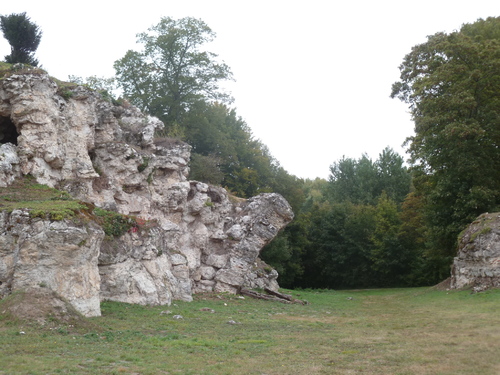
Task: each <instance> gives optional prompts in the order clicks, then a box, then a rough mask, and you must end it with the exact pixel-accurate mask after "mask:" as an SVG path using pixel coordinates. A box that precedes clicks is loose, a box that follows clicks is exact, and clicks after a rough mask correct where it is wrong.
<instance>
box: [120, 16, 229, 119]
mask: <svg viewBox="0 0 500 375" xmlns="http://www.w3.org/2000/svg"><path fill="white" fill-rule="evenodd" d="M214 37H215V33H214V32H213V31H212V30H211V29H210V28H209V27H208V26H207V25H206V24H205V22H203V21H202V20H200V19H196V18H193V17H185V18H182V19H179V20H175V19H173V18H170V17H163V18H162V19H161V21H160V22H159V23H158V24H157V25H155V26H153V27H151V28H149V29H148V32H144V33H140V34H138V35H137V42H138V43H141V44H142V45H143V47H144V48H143V50H142V51H141V52H137V51H132V50H129V51H128V52H127V53H126V54H125V56H124V57H123V58H121V59H120V60H118V61H116V62H115V64H114V67H115V70H116V77H117V81H118V84H119V85H120V86H121V87H122V89H123V92H124V95H125V96H126V97H128V98H129V100H131V102H132V103H133V104H134V105H136V106H138V107H139V108H141V109H142V110H145V111H147V112H149V113H150V114H151V115H154V116H157V117H158V118H160V119H161V120H162V121H163V122H164V123H165V124H166V126H167V127H173V126H174V125H175V124H176V123H179V122H181V120H182V118H183V116H184V115H185V114H186V113H187V112H188V110H189V109H190V108H191V107H192V106H193V105H194V104H195V103H196V102H197V101H200V100H203V101H207V100H208V101H219V102H227V101H229V100H230V96H229V95H228V94H226V93H224V91H223V90H222V89H221V88H220V87H219V82H220V81H222V80H227V79H231V78H232V73H231V70H230V69H229V67H228V66H227V65H226V64H224V63H222V62H217V61H216V58H217V55H216V54H214V53H212V52H208V51H204V50H202V49H201V47H202V46H203V45H204V44H206V43H208V42H211V41H212V40H213V39H214Z"/></svg>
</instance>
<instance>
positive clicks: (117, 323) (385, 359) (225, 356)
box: [0, 288, 500, 375]
mask: <svg viewBox="0 0 500 375" xmlns="http://www.w3.org/2000/svg"><path fill="white" fill-rule="evenodd" d="M285 292H287V293H291V294H293V295H294V297H296V298H299V299H305V300H308V301H309V304H308V305H285V304H280V303H276V302H267V301H261V300H253V299H249V298H248V297H246V298H245V299H241V298H238V297H237V296H231V295H219V296H217V295H198V296H196V298H195V301H194V302H191V303H187V302H175V304H174V305H172V306H156V307H144V306H136V305H127V304H122V303H115V302H105V303H103V304H102V313H103V315H102V317H99V318H92V319H87V321H86V323H85V324H82V325H80V326H67V325H63V324H61V325H57V324H56V325H52V326H51V327H50V328H48V327H41V326H38V325H36V324H33V323H31V324H30V323H26V322H20V321H13V320H12V319H9V318H7V317H5V316H4V317H3V318H2V316H1V315H0V374H197V375H198V374H217V375H219V374H308V375H311V374H500V290H494V291H487V292H483V293H478V294H471V293H470V292H469V291H458V292H457V291H453V292H451V291H450V292H447V291H437V290H434V289H430V288H413V289H383V290H381V289H379V290H357V291H285ZM209 309H212V310H214V312H211V311H210V310H209ZM167 310H168V311H169V312H170V313H166V312H167ZM162 312H163V313H162ZM1 313H2V304H1V303H0V314H1ZM174 315H181V316H182V319H174ZM230 321H234V322H235V323H236V324H231V323H229V322H230ZM56 323H57V322H56ZM21 331H22V332H24V334H21V333H20V332H21Z"/></svg>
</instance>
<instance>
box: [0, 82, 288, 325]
mask: <svg viewBox="0 0 500 375" xmlns="http://www.w3.org/2000/svg"><path fill="white" fill-rule="evenodd" d="M60 91H61V90H60V88H58V86H57V85H56V84H55V83H54V82H53V81H52V80H51V79H50V77H48V76H47V75H45V74H21V75H12V76H10V77H6V78H4V79H3V80H2V81H0V119H2V124H5V123H6V122H7V120H6V119H8V121H10V123H11V124H13V125H14V126H15V130H16V132H17V139H16V141H17V144H16V142H15V143H11V142H8V143H6V142H4V143H3V144H1V145H0V187H7V186H9V185H10V184H12V182H13V181H14V180H15V179H18V178H22V177H23V176H25V175H28V174H29V175H31V176H33V177H34V178H35V179H36V181H37V182H38V183H41V184H45V185H48V186H51V187H55V188H58V189H61V190H64V191H67V192H68V193H69V194H70V195H71V196H72V197H73V198H74V199H77V200H80V201H83V202H86V203H89V204H92V205H95V206H97V207H100V208H102V209H105V210H111V211H116V212H118V213H120V214H123V215H134V216H135V217H137V219H138V221H139V222H144V223H146V224H145V225H143V226H139V227H133V228H131V229H130V230H129V231H128V232H127V233H125V234H123V235H121V236H118V237H113V238H110V237H109V236H105V235H104V232H103V231H102V229H101V228H100V227H99V226H98V225H96V224H95V223H93V224H89V223H77V222H75V221H74V220H73V221H71V220H63V221H61V222H54V221H50V220H42V219H33V218H30V213H29V212H28V211H27V210H18V211H13V212H10V213H9V212H6V211H3V212H1V215H2V216H0V217H1V221H0V233H1V235H0V282H1V285H0V293H1V294H2V295H6V294H8V293H10V292H11V291H13V290H16V289H19V288H25V287H29V286H37V285H38V284H40V283H42V284H44V285H47V286H48V287H50V288H52V289H54V290H55V291H57V292H58V293H60V295H61V296H62V297H65V298H66V299H68V301H70V302H71V303H72V304H73V305H74V306H75V307H76V308H77V309H78V310H79V311H80V312H82V313H83V314H85V315H87V316H95V315H99V314H100V311H99V304H98V301H99V300H103V299H108V300H116V301H122V302H129V303H141V304H169V303H170V302H171V301H172V300H173V299H181V300H191V298H192V294H193V293H200V292H209V291H227V292H236V291H237V290H238V288H240V287H242V286H244V287H248V288H253V287H260V288H264V287H266V288H269V289H274V290H276V289H277V288H278V284H277V281H276V279H277V276H278V275H277V273H276V271H274V270H272V269H271V268H270V267H268V266H267V265H265V263H263V262H262V261H261V260H260V259H259V258H258V256H259V253H260V251H261V249H262V248H263V247H264V246H265V245H266V244H267V243H269V242H270V241H271V240H272V239H273V238H274V237H275V236H276V234H277V233H278V232H279V230H281V229H282V228H283V227H284V226H285V225H286V224H287V223H289V222H290V221H291V220H292V218H293V212H292V210H291V208H290V206H289V204H288V203H287V202H286V200H285V199H284V198H283V197H282V196H280V195H279V194H261V195H259V196H257V197H253V198H251V199H248V200H243V199H239V198H233V197H230V196H229V194H228V193H227V191H226V190H224V189H223V188H221V187H217V186H210V185H207V184H205V183H202V182H197V181H189V180H188V174H189V166H188V165H189V159H190V150H191V147H190V146H189V145H188V144H185V143H183V142H180V141H176V140H171V139H168V138H157V137H155V136H154V135H155V132H156V131H157V130H160V129H162V128H163V124H162V123H161V122H160V121H159V120H158V119H156V118H154V117H150V116H146V115H144V114H143V113H141V112H140V111H139V110H138V109H137V108H135V107H133V106H115V105H113V104H111V103H109V102H107V101H105V100H103V99H102V98H101V97H100V96H99V95H98V94H97V93H95V92H93V91H91V90H88V89H86V88H84V87H80V86H78V87H73V88H72V89H71V92H70V93H69V94H68V93H66V95H64V97H63V96H61V95H60V93H59V92H60ZM0 125H1V124H0ZM9 139H10V138H9ZM0 141H1V140H0ZM0 210H1V207H0ZM17 218H22V220H21V221H20V222H19V223H18V222H17V221H16V220H18V219H17ZM9 228H10V229H9ZM12 228H15V229H12ZM15 233H18V234H17V235H16V234H15ZM23 233H24V234H23ZM49 233H50V236H49ZM26 234H30V236H29V238H30V240H29V241H28V240H27V239H24V237H23V236H26ZM16 236H18V237H16ZM44 241H45V243H46V244H47V243H50V246H48V245H47V246H45V245H44ZM47 241H49V242H47ZM78 244H85V245H82V246H78ZM68 254H73V255H72V256H73V258H72V259H74V262H70V261H69V260H68V259H67V258H68V257H67V255H68ZM83 265H84V266H83ZM42 275H43V276H44V277H43V278H42ZM42 279H43V280H42ZM61 279H63V280H65V283H66V284H65V283H64V282H63V283H59V280H61Z"/></svg>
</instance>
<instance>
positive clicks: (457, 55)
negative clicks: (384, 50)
mask: <svg viewBox="0 0 500 375" xmlns="http://www.w3.org/2000/svg"><path fill="white" fill-rule="evenodd" d="M400 71H401V77H400V80H399V81H398V82H396V83H394V85H393V87H392V93H391V96H392V97H393V98H394V97H397V98H399V99H400V100H402V101H404V102H406V103H408V104H409V107H410V111H411V114H412V117H413V120H414V122H415V135H414V136H412V137H410V138H408V140H407V144H408V146H409V148H408V150H409V153H410V156H411V162H412V169H413V171H414V184H415V187H416V188H417V191H418V192H419V194H421V195H422V196H423V197H424V199H425V212H426V221H427V223H428V225H429V229H430V232H429V233H430V236H431V240H432V245H431V246H432V247H433V248H434V249H435V251H437V252H439V253H441V254H442V255H444V256H449V257H451V256H453V255H454V253H455V251H456V238H457V235H458V233H459V232H460V231H461V230H462V229H463V228H464V226H465V225H466V224H467V223H469V222H471V221H472V220H473V219H474V218H475V217H477V216H478V215H479V214H480V213H482V212H486V211H489V210H492V209H494V208H495V207H496V206H497V205H498V203H500V202H499V200H500V195H499V189H498V186H499V183H500V153H499V146H500V17H496V18H493V17H491V18H488V19H486V20H483V19H480V20H478V21H477V22H475V23H473V24H467V25H464V26H463V27H462V28H461V29H460V30H459V31H456V32H452V33H450V34H446V33H437V34H434V35H432V36H429V37H428V40H427V42H426V43H423V44H420V45H417V46H415V47H413V49H412V51H411V52H410V53H409V54H407V55H406V56H405V58H404V60H403V63H402V64H401V66H400Z"/></svg>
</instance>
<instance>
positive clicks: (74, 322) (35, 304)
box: [0, 287, 95, 329]
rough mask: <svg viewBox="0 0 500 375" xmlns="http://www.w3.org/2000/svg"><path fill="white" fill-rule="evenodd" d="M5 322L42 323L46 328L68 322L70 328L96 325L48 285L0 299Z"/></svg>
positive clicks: (0, 307) (0, 309) (67, 325)
mask: <svg viewBox="0 0 500 375" xmlns="http://www.w3.org/2000/svg"><path fill="white" fill-rule="evenodd" d="M0 315H1V316H2V320H3V321H6V320H7V321H12V322H17V323H21V324H22V323H27V324H33V323H35V324H38V325H40V326H43V327H49V328H50V327H56V326H61V325H64V326H66V327H70V328H75V329H77V328H84V329H85V328H91V326H92V328H95V327H94V325H93V324H92V323H91V322H90V321H88V319H87V318H85V317H84V316H83V315H81V314H80V313H79V312H78V311H76V310H75V308H74V307H73V306H71V304H70V303H69V302H67V301H66V300H64V299H63V298H61V297H60V296H58V295H57V294H56V293H55V292H54V291H52V290H50V289H48V288H42V287H40V288H29V289H25V290H22V291H16V292H14V293H12V294H11V295H10V296H8V297H6V298H4V299H3V300H1V301H0Z"/></svg>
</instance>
